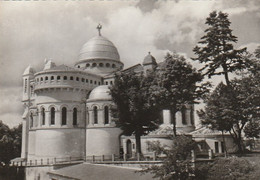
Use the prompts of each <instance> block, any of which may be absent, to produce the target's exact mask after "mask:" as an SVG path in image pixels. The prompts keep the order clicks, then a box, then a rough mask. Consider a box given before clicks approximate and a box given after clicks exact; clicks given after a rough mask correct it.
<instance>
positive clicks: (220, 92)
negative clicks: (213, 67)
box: [198, 75, 260, 152]
mask: <svg viewBox="0 0 260 180" xmlns="http://www.w3.org/2000/svg"><path fill="white" fill-rule="evenodd" d="M259 86H260V76H259V75H250V76H248V77H243V78H241V79H235V80H232V81H231V85H230V86H227V85H224V84H223V83H220V84H219V85H218V86H217V87H216V89H215V90H214V91H213V92H212V93H211V94H210V95H209V96H208V97H207V99H205V102H206V106H205V111H203V110H201V111H199V112H198V114H199V116H200V118H201V120H202V124H204V125H210V127H211V128H213V129H217V130H220V131H229V132H230V134H231V136H232V137H233V139H234V141H235V143H236V144H237V146H238V148H239V151H240V152H242V151H243V146H242V135H241V133H242V131H243V129H244V127H245V125H246V124H247V123H248V122H250V121H251V120H252V119H255V118H257V117H259V116H260V114H259V113H260V112H259V107H260V88H259Z"/></svg>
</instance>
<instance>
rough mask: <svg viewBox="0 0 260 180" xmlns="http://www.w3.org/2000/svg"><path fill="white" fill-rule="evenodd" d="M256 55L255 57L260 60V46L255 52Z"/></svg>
mask: <svg viewBox="0 0 260 180" xmlns="http://www.w3.org/2000/svg"><path fill="white" fill-rule="evenodd" d="M254 54H255V57H256V58H258V59H260V46H257V48H256V50H255V52H254Z"/></svg>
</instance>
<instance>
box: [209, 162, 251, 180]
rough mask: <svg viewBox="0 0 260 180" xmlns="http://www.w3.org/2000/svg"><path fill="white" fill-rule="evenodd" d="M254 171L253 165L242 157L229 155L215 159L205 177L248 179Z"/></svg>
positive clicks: (224, 179) (226, 179)
mask: <svg viewBox="0 0 260 180" xmlns="http://www.w3.org/2000/svg"><path fill="white" fill-rule="evenodd" d="M253 171H254V167H253V165H252V164H251V163H250V162H249V161H247V160H246V159H243V158H237V157H231V158H225V159H223V158H222V159H218V160H216V161H215V162H214V163H213V164H212V165H211V166H210V168H209V170H208V172H207V175H206V179H211V180H219V179H223V180H229V179H236V180H239V179H240V180H242V179H249V177H250V173H251V172H253Z"/></svg>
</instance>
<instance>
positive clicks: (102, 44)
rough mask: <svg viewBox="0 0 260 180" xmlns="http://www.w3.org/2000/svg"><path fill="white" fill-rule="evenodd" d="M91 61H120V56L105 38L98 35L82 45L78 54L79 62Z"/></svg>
mask: <svg viewBox="0 0 260 180" xmlns="http://www.w3.org/2000/svg"><path fill="white" fill-rule="evenodd" d="M93 59H109V60H115V61H120V56H119V54H118V51H117V48H116V47H115V45H114V44H113V43H112V42H111V41H109V40H108V39H107V38H105V37H103V36H101V35H99V36H96V37H94V38H92V39H90V40H89V41H88V42H87V43H86V44H84V45H83V47H82V49H81V51H80V54H79V61H83V60H93Z"/></svg>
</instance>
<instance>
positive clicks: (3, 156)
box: [0, 121, 22, 166]
mask: <svg viewBox="0 0 260 180" xmlns="http://www.w3.org/2000/svg"><path fill="white" fill-rule="evenodd" d="M21 137H22V125H21V124H20V125H19V126H18V127H14V128H12V129H10V128H9V127H8V126H7V125H5V124H4V123H3V122H2V121H0V166H1V165H2V164H3V165H5V166H8V164H9V162H10V160H11V159H13V158H16V157H19V156H20V154H21V143H22V140H21Z"/></svg>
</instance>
